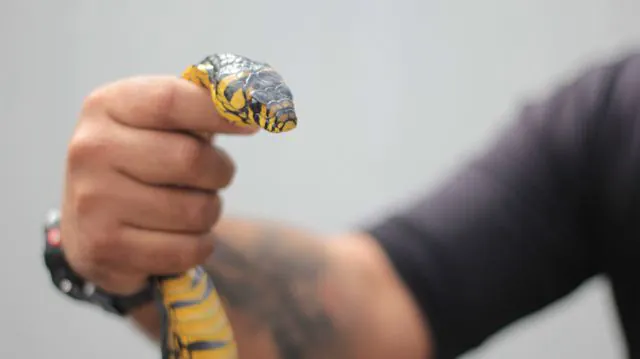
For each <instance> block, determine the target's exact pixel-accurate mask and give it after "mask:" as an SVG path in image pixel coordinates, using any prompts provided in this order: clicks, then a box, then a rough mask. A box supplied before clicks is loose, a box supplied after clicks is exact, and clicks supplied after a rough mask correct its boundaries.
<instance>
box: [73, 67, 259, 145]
mask: <svg viewBox="0 0 640 359" xmlns="http://www.w3.org/2000/svg"><path fill="white" fill-rule="evenodd" d="M84 110H85V111H87V112H93V113H95V112H106V113H107V114H108V115H109V116H110V117H112V118H113V119H114V120H116V121H118V122H120V123H123V124H126V125H128V126H131V127H139V128H146V129H158V130H182V131H192V132H198V133H201V132H206V133H227V134H251V133H255V132H256V131H257V128H254V127H241V126H236V125H233V124H232V123H230V122H229V121H228V120H226V119H224V118H223V117H222V116H221V115H220V114H219V113H218V112H217V111H216V109H215V106H214V104H213V102H212V100H211V94H210V93H209V90H208V89H205V88H203V87H200V86H198V85H196V84H194V83H191V82H189V81H187V80H184V79H181V78H178V77H173V76H142V77H132V78H127V79H124V80H120V81H117V82H114V83H112V84H109V85H107V86H105V87H102V88H100V89H98V90H97V91H95V92H94V93H93V94H92V95H91V96H89V98H88V99H87V100H86V101H85V109H84Z"/></svg>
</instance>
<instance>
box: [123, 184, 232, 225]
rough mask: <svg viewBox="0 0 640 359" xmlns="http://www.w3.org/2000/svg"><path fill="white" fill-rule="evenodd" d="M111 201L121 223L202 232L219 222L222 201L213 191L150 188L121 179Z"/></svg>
mask: <svg viewBox="0 0 640 359" xmlns="http://www.w3.org/2000/svg"><path fill="white" fill-rule="evenodd" d="M122 182H123V184H122V185H119V186H118V192H117V193H116V192H115V191H114V192H113V193H112V194H111V200H113V201H114V203H118V206H119V207H118V213H117V216H118V218H119V220H120V222H122V223H125V224H127V225H131V226H134V227H139V228H145V229H148V230H157V231H171V232H184V233H205V232H208V231H209V230H210V229H211V227H212V226H213V224H214V223H215V222H216V221H217V220H218V218H219V217H220V213H221V208H222V201H221V199H220V196H218V194H217V193H216V192H204V191H194V190H189V189H182V188H176V187H153V186H147V185H144V184H141V183H139V182H136V181H134V180H131V179H129V180H127V179H122Z"/></svg>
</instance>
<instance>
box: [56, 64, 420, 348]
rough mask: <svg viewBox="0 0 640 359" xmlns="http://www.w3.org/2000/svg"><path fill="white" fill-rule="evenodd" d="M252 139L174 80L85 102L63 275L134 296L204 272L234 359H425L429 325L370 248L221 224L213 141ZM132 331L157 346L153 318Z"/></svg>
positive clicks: (147, 310) (67, 212) (72, 149)
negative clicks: (69, 271)
mask: <svg viewBox="0 0 640 359" xmlns="http://www.w3.org/2000/svg"><path fill="white" fill-rule="evenodd" d="M254 132H255V129H248V128H240V127H236V126H233V125H231V124H229V123H228V122H227V121H225V120H224V119H222V118H221V117H220V116H219V115H218V114H217V113H216V112H215V108H214V106H213V105H212V104H211V101H210V98H209V94H208V93H207V91H206V90H204V89H202V88H199V87H197V86H194V85H193V84H190V83H188V82H187V81H184V80H181V79H177V78H175V77H173V76H154V77H136V78H128V79H124V80H121V81H117V82H115V83H111V84H107V85H105V86H103V87H101V88H99V89H97V90H95V91H94V92H93V93H92V94H91V95H89V96H88V97H87V98H86V100H85V102H84V105H83V108H82V111H81V113H80V119H79V121H78V125H77V127H76V129H75V131H74V135H73V137H72V139H71V141H70V144H69V148H68V156H67V164H66V178H65V193H64V201H63V206H62V210H63V218H64V221H62V227H61V231H62V237H63V238H64V249H65V252H66V254H67V258H68V261H69V263H70V265H71V266H72V268H73V269H74V270H75V271H76V272H78V273H79V274H80V275H82V276H83V277H85V278H87V279H88V280H90V281H93V282H94V283H96V284H97V285H98V286H100V287H102V288H103V289H105V290H107V291H110V292H113V293H117V294H130V293H134V292H136V291H138V290H139V289H141V287H142V286H143V285H144V283H145V280H146V278H148V277H149V276H150V275H162V274H171V273H176V272H182V271H184V270H187V269H189V268H192V267H193V266H196V265H200V264H202V265H204V266H205V268H206V270H207V272H208V273H209V274H210V275H211V276H212V277H213V280H214V282H215V283H216V286H217V288H218V290H219V293H220V295H221V297H222V299H223V301H224V305H225V308H226V310H227V313H228V315H229V319H230V321H231V325H232V327H233V329H234V333H235V335H236V340H237V342H238V350H239V354H240V358H241V359H244V358H247V359H248V358H257V357H259V358H264V359H305V358H309V359H312V358H313V359H316V358H317V359H324V358H335V359H341V358H344V359H350V358H354V359H355V358H358V359H359V358H367V359H376V358H380V359H383V358H384V359H387V358H393V357H397V358H406V359H414V358H415V359H423V358H429V357H430V356H431V352H432V351H431V345H430V340H429V333H428V325H427V321H426V319H425V318H422V317H421V315H420V313H419V311H418V308H417V306H416V304H415V303H414V301H413V299H412V298H411V296H410V294H409V292H408V290H407V288H405V287H404V285H403V284H402V282H401V281H400V279H399V278H398V276H397V275H396V273H395V272H394V271H393V269H392V266H391V265H390V263H389V261H388V260H387V258H386V257H385V255H384V253H383V252H382V250H381V249H380V248H379V247H378V245H377V244H376V242H375V241H374V240H373V239H372V238H370V237H368V236H367V235H365V234H361V233H348V234H342V235H339V236H336V237H335V238H323V237H322V236H317V235H314V234H311V233H307V232H305V231H303V230H300V229H297V228H293V227H290V226H284V225H282V224H275V223H269V222H264V221H256V220H243V219H234V218H227V217H224V218H221V217H222V216H221V211H222V207H221V200H220V197H219V192H220V191H221V190H223V189H224V188H226V187H228V186H229V185H230V184H231V182H232V179H233V176H234V173H235V165H234V163H233V161H232V160H231V158H230V157H229V156H228V155H227V154H226V153H225V152H224V151H223V150H222V149H220V148H218V147H216V146H215V136H217V135H243V136H248V135H251V134H253V133H254ZM202 133H210V134H214V137H213V140H212V141H209V139H208V138H206V139H205V138H204V137H203V136H201V135H199V134H202ZM212 143H213V144H214V145H212ZM132 319H133V320H134V321H135V322H136V323H137V325H138V326H139V327H140V328H141V329H142V330H143V331H144V332H145V333H146V334H147V335H148V336H149V337H150V338H152V339H157V338H158V336H159V332H160V323H159V316H158V312H157V311H156V309H155V307H154V306H153V305H146V306H143V307H141V308H139V309H137V310H135V311H134V312H133V313H132Z"/></svg>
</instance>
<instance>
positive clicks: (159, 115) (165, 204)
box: [61, 77, 255, 294]
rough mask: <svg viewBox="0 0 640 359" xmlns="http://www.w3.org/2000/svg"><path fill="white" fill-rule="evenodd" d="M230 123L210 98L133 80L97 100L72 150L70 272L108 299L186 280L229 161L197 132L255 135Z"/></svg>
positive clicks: (204, 248)
mask: <svg viewBox="0 0 640 359" xmlns="http://www.w3.org/2000/svg"><path fill="white" fill-rule="evenodd" d="M254 132H255V129H248V128H241V127H237V126H234V125H232V124H230V123H228V122H227V121H226V120H225V119H223V118H222V117H221V116H220V115H219V114H218V113H216V110H215V108H214V105H213V103H212V102H211V99H210V95H209V93H208V91H207V90H206V89H203V88H201V87H198V86H196V85H194V84H192V83H190V82H188V81H185V80H183V79H180V78H175V77H139V78H131V79H126V80H122V81H119V82H116V83H113V84H109V85H107V86H104V87H102V88H100V89H98V90H96V91H94V92H93V93H92V94H91V95H90V96H88V98H87V99H86V101H85V103H84V106H83V108H82V111H81V116H80V120H79V123H78V126H77V128H76V130H75V133H74V135H73V138H72V139H71V142H70V144H69V149H68V158H67V164H66V182H65V194H64V203H63V206H62V218H63V221H62V226H61V235H62V238H63V246H64V250H65V253H66V255H67V260H68V261H69V264H70V265H71V267H72V268H73V269H74V270H75V271H76V272H77V273H78V274H80V275H81V276H83V277H84V278H86V279H87V280H90V281H92V282H93V283H95V284H96V285H98V286H100V287H101V288H103V289H104V290H106V291H109V292H112V293H114V294H132V293H134V292H137V291H138V290H140V289H141V288H142V287H143V286H144V285H145V283H146V279H147V278H148V277H149V276H150V275H162V274H172V273H179V272H183V271H185V270H187V269H189V268H191V267H193V266H195V265H198V264H201V263H202V262H203V261H204V260H205V259H206V258H207V257H208V256H209V255H210V254H211V252H212V250H213V246H214V241H213V237H212V235H211V234H210V229H211V226H212V225H213V224H214V223H215V222H216V220H217V219H218V217H219V216H220V211H221V203H220V197H219V193H218V191H219V190H220V189H223V188H225V187H226V186H228V185H229V184H230V182H231V180H232V178H233V174H234V165H233V162H232V161H231V159H230V158H229V156H228V155H227V154H226V153H225V152H224V151H223V150H221V149H220V148H217V147H215V146H212V141H211V139H210V138H209V137H208V136H203V135H202V134H203V133H209V134H217V133H225V134H251V133H254Z"/></svg>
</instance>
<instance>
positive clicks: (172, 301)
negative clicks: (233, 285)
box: [156, 53, 298, 359]
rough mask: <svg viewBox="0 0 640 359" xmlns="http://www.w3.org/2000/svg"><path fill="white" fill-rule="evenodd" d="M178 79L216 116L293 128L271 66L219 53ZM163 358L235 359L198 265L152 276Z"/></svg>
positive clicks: (283, 87)
mask: <svg viewBox="0 0 640 359" xmlns="http://www.w3.org/2000/svg"><path fill="white" fill-rule="evenodd" d="M182 78H184V79H186V80H188V81H190V82H192V83H194V84H196V85H198V86H202V87H204V88H206V89H208V90H209V92H210V94H211V100H212V102H213V105H214V106H215V108H216V110H217V111H218V113H219V114H220V115H222V116H223V117H224V118H225V119H227V120H228V121H230V122H231V123H233V124H235V125H238V126H258V127H260V128H263V129H265V130H266V131H268V132H271V133H282V132H288V131H291V130H293V129H294V128H296V126H297V123H298V119H297V116H296V112H295V108H294V103H293V96H292V94H291V91H290V89H289V87H288V86H287V84H286V83H285V82H284V80H283V78H282V76H281V75H280V74H278V73H277V72H276V71H275V70H274V69H273V68H272V67H271V66H270V65H268V64H266V63H262V62H258V61H253V60H251V59H249V58H246V57H244V56H240V55H236V54H231V53H222V54H215V55H211V56H207V57H206V58H205V59H204V60H202V61H200V62H199V63H197V64H194V65H191V66H189V67H188V68H187V69H186V70H185V71H184V72H183V73H182ZM156 288H157V301H158V303H159V307H160V308H161V312H162V322H163V334H162V357H163V359H236V358H237V357H238V354H237V347H236V343H235V340H234V336H233V330H232V328H231V325H230V324H229V321H228V318H227V315H226V313H225V312H224V308H223V306H222V303H221V301H220V297H219V295H218V293H217V291H216V288H215V286H214V283H213V282H212V280H211V278H210V277H209V275H208V274H207V272H205V271H204V269H202V268H201V267H196V268H193V269H192V270H190V271H188V272H186V273H182V274H179V275H174V276H166V277H159V278H156Z"/></svg>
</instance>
